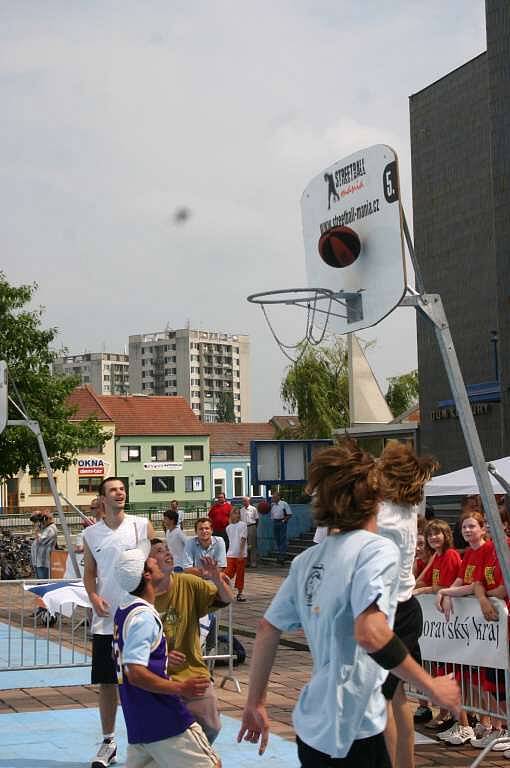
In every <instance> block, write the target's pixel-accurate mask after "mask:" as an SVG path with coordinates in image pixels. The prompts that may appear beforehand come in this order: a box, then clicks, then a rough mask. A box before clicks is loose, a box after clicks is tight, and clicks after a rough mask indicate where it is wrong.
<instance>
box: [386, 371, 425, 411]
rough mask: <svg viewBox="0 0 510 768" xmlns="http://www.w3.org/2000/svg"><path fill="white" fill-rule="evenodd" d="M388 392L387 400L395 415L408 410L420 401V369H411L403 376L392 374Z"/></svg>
mask: <svg viewBox="0 0 510 768" xmlns="http://www.w3.org/2000/svg"><path fill="white" fill-rule="evenodd" d="M388 381H389V386H388V391H387V392H386V402H387V403H388V405H389V407H390V410H391V412H392V413H393V415H394V416H395V418H396V417H397V416H400V414H401V413H404V411H407V409H408V408H410V407H411V405H413V404H414V403H416V402H418V395H419V389H418V371H416V370H415V371H409V373H403V374H402V375H401V376H392V377H391V378H390V379H388Z"/></svg>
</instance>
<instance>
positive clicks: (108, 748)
mask: <svg viewBox="0 0 510 768" xmlns="http://www.w3.org/2000/svg"><path fill="white" fill-rule="evenodd" d="M116 760H117V745H116V743H115V741H114V740H113V739H108V741H103V742H102V744H101V746H100V747H99V749H98V751H97V755H96V756H95V758H94V759H93V760H92V763H91V765H90V768H107V766H108V765H111V764H112V763H115V762H116Z"/></svg>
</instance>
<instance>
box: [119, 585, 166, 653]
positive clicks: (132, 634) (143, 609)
mask: <svg viewBox="0 0 510 768" xmlns="http://www.w3.org/2000/svg"><path fill="white" fill-rule="evenodd" d="M134 602H136V603H144V604H145V605H143V606H140V608H138V609H137V610H135V611H134V612H133V613H131V614H130V616H129V619H128V622H127V623H126V625H125V629H124V634H125V637H124V648H123V651H122V663H123V664H141V665H142V666H143V667H147V666H148V664H149V658H150V655H151V651H152V650H153V648H154V647H155V646H156V645H157V644H158V642H159V641H160V640H161V631H162V630H161V622H160V621H159V614H158V613H157V611H156V609H155V608H154V606H153V605H151V604H150V603H148V602H147V601H146V600H143V599H142V598H141V597H133V598H130V599H128V600H126V602H123V603H122V604H121V606H120V607H121V608H127V607H128V605H131V603H134ZM128 630H129V631H128Z"/></svg>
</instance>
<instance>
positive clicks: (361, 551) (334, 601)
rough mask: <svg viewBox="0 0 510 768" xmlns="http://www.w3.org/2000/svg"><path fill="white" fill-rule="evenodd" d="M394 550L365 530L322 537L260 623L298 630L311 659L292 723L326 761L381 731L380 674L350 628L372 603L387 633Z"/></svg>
mask: <svg viewBox="0 0 510 768" xmlns="http://www.w3.org/2000/svg"><path fill="white" fill-rule="evenodd" d="M399 564H400V559H399V553H398V550H397V548H396V547H395V545H394V544H393V543H392V542H391V541H389V540H387V539H384V538H382V537H381V536H378V535H377V534H375V533H370V532H369V531H365V530H357V531H351V532H349V533H345V534H336V535H332V536H328V537H327V538H326V539H325V540H324V541H323V542H322V543H321V544H318V545H317V546H315V547H311V548H310V549H308V550H307V551H306V552H303V553H302V554H301V555H299V557H297V558H296V559H295V560H294V561H293V562H292V565H291V568H290V571H289V575H288V577H287V579H286V580H285V581H284V583H283V584H282V586H281V587H280V590H279V591H278V593H277V595H276V596H275V598H274V600H273V602H272V603H271V605H270V606H269V608H268V610H267V611H266V614H265V618H266V620H267V621H268V622H269V623H270V624H272V625H273V626H274V627H276V628H277V629H280V630H290V629H297V628H299V627H302V628H303V630H304V632H305V634H306V637H307V640H308V644H309V647H310V651H311V653H312V657H313V674H312V679H311V680H310V682H309V683H307V685H305V687H304V688H303V689H302V691H301V694H300V696H299V699H298V702H297V704H296V706H295V708H294V713H293V722H294V728H295V730H296V733H297V734H298V735H299V737H300V739H301V740H302V741H304V742H305V743H306V744H308V745H309V746H310V747H313V748H314V749H318V750H319V751H320V752H325V753H326V754H327V755H330V756H331V757H335V758H336V757H345V755H346V754H347V753H348V751H349V749H350V748H351V745H352V743H353V741H355V740H357V739H365V738H368V737H369V736H375V735H376V734H378V733H381V732H382V731H383V730H384V727H385V725H386V703H385V700H384V697H383V695H382V693H381V685H382V683H383V682H384V680H385V679H386V676H387V674H388V673H387V672H386V671H385V670H384V669H382V667H380V666H379V665H378V664H376V662H375V661H374V660H373V659H371V658H370V656H368V654H367V652H366V651H364V650H363V648H361V646H359V645H358V644H357V643H356V641H355V639H354V622H355V620H356V618H357V617H358V616H359V615H360V614H361V613H363V611H365V610H366V609H367V608H368V607H369V606H370V605H372V604H373V603H376V604H377V606H378V607H379V609H380V610H381V611H382V612H383V613H384V614H385V615H386V616H387V618H388V621H389V623H390V625H391V626H392V625H393V619H394V616H395V609H396V605H397V591H398V585H399V579H398V573H399Z"/></svg>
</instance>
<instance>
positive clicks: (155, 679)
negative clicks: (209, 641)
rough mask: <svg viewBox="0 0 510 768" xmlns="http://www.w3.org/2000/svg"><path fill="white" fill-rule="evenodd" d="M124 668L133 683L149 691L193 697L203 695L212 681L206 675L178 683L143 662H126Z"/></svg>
mask: <svg viewBox="0 0 510 768" xmlns="http://www.w3.org/2000/svg"><path fill="white" fill-rule="evenodd" d="M124 670H125V672H126V676H127V679H128V680H129V682H130V683H131V685H136V687H137V688H142V690H144V691H149V693H163V694H164V693H166V694H173V695H174V696H187V697H188V698H193V697H195V696H203V694H204V693H205V691H206V690H207V688H208V687H209V683H210V680H209V677H208V676H206V675H200V676H199V677H189V678H188V679H187V680H183V681H182V682H179V683H178V682H175V681H174V680H169V679H168V678H166V677H160V676H159V675H155V674H154V672H151V671H150V669H147V667H144V666H143V665H142V664H125V665H124Z"/></svg>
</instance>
